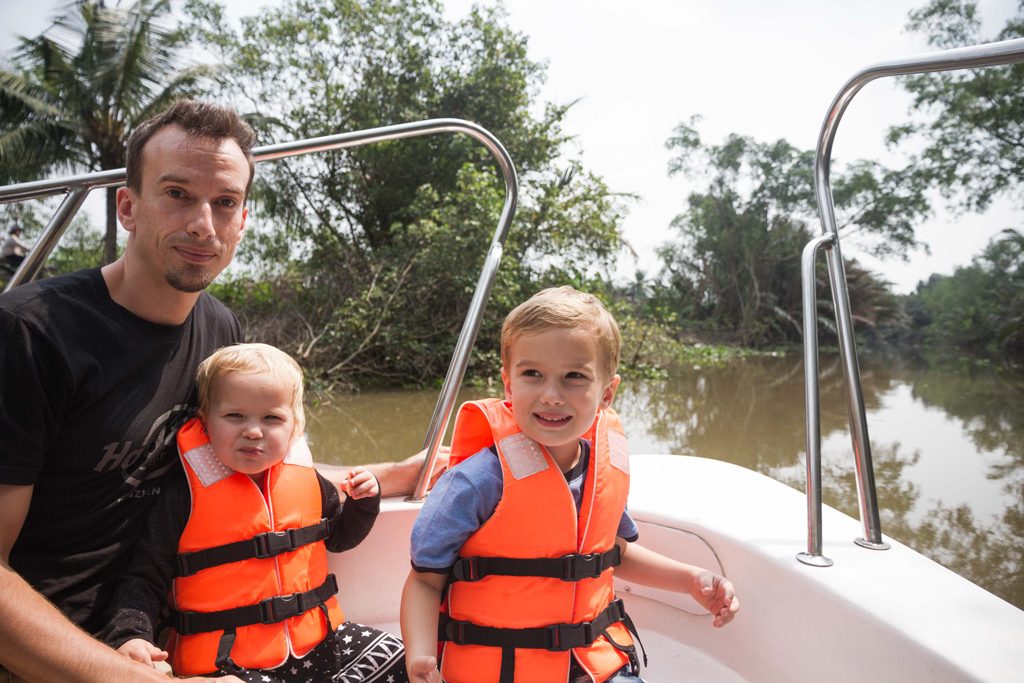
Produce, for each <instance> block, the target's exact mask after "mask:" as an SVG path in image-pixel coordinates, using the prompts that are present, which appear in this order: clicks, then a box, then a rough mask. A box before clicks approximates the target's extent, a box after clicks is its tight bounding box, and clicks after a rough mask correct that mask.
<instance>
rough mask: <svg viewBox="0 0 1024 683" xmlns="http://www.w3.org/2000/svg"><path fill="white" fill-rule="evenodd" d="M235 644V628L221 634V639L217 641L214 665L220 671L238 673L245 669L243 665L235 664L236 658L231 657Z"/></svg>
mask: <svg viewBox="0 0 1024 683" xmlns="http://www.w3.org/2000/svg"><path fill="white" fill-rule="evenodd" d="M234 646H235V629H233V628H231V629H228V630H226V631H224V633H222V634H221V636H220V641H218V643H217V658H216V659H215V660H214V662H213V665H214V666H216V667H217V670H218V671H223V672H224V673H229V674H234V675H236V676H237V675H238V674H241V673H243V672H244V671H245V669H243V668H242V667H240V666H238V665H237V664H235V660H233V659H231V648H232V647H234Z"/></svg>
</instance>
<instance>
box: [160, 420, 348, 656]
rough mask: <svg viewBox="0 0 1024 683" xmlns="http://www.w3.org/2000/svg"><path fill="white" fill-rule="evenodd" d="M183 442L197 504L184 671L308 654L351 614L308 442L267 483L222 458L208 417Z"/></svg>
mask: <svg viewBox="0 0 1024 683" xmlns="http://www.w3.org/2000/svg"><path fill="white" fill-rule="evenodd" d="M178 452H179V454H180V455H181V462H182V464H183V466H184V468H185V473H186V474H187V476H188V483H189V490H190V492H191V495H192V509H191V511H190V514H189V518H188V522H187V524H186V525H185V530H184V531H183V532H182V534H181V538H180V539H179V541H178V557H177V572H176V577H175V579H174V584H173V590H172V608H173V609H172V613H171V623H172V627H173V628H174V631H175V634H174V636H173V637H172V639H171V643H170V644H169V649H170V650H171V666H172V667H173V668H174V671H175V673H177V674H188V675H193V674H203V673H210V672H213V671H216V670H218V669H221V668H225V669H228V670H231V669H232V667H233V666H238V667H244V668H251V669H271V668H274V667H276V666H280V665H281V664H282V663H284V661H285V660H286V659H287V658H288V657H289V656H290V655H294V656H299V657H301V656H303V655H305V654H307V653H308V652H309V651H310V650H312V649H313V648H314V647H316V645H318V644H319V643H320V642H321V641H323V639H324V638H325V637H326V636H327V635H328V634H330V633H331V631H332V626H338V625H340V624H341V623H342V621H343V620H344V615H343V614H342V612H341V608H340V607H339V606H338V601H337V598H335V597H334V594H335V593H336V592H337V583H336V581H335V579H334V575H333V574H331V575H329V574H328V573H327V549H326V547H325V546H324V541H323V539H325V538H327V535H328V533H329V530H328V520H326V519H323V518H322V514H323V509H322V501H321V493H320V485H319V483H318V482H317V477H316V470H314V469H313V459H312V456H311V455H310V454H309V449H308V447H306V445H305V442H304V441H303V440H301V439H299V440H298V441H297V442H296V445H295V446H293V448H292V451H291V452H290V453H289V454H288V456H287V457H286V458H285V459H284V461H283V462H281V463H278V464H277V465H274V466H273V467H271V468H270V469H269V470H267V472H266V478H265V480H264V484H263V491H260V488H259V486H258V485H257V484H256V483H255V482H254V481H253V480H252V479H251V478H250V477H249V476H248V475H245V474H240V473H238V472H235V471H234V470H231V469H229V468H228V467H226V466H224V465H223V464H222V463H221V462H220V461H219V460H218V459H217V456H216V455H214V453H213V448H212V447H211V446H210V438H209V436H208V435H207V434H206V430H205V429H204V428H203V425H202V423H201V422H200V421H199V420H198V419H193V420H190V421H189V422H187V423H186V424H185V425H183V426H182V428H181V429H180V430H179V431H178Z"/></svg>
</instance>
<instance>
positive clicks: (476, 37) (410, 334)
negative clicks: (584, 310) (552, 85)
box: [191, 0, 622, 387]
mask: <svg viewBox="0 0 1024 683" xmlns="http://www.w3.org/2000/svg"><path fill="white" fill-rule="evenodd" d="M191 12H192V14H193V17H194V18H195V21H194V24H193V26H192V27H191V31H192V33H193V35H195V36H198V37H199V38H200V39H201V40H203V41H204V42H205V43H206V44H207V45H208V46H210V47H211V48H212V49H215V50H216V51H218V52H219V53H220V54H221V55H222V56H223V59H224V61H225V63H226V68H225V71H224V72H223V75H224V77H223V79H222V84H221V88H222V90H223V95H224V97H226V98H228V99H231V100H233V101H235V102H236V103H237V104H238V106H239V109H240V110H246V109H247V108H248V109H251V116H250V119H251V121H252V122H253V123H254V125H255V126H256V127H257V129H258V131H259V133H260V135H261V140H262V141H263V142H270V141H274V140H282V141H283V140H287V139H297V138H308V137H316V136H320V135H328V134H333V133H338V132H344V131H350V130H360V129H366V128H373V127H377V126H381V125H387V124H393V123H401V122H406V121H413V120H419V119H427V118H442V117H455V118H464V119H469V120H472V121H474V122H476V123H479V124H480V125H482V126H483V127H485V128H487V129H488V130H490V131H491V132H492V133H494V134H495V135H496V136H497V137H498V138H499V139H500V140H501V141H502V142H503V144H504V145H505V146H506V147H507V148H508V150H509V152H510V154H511V155H512V158H513V159H515V160H516V164H517V167H518V169H517V170H518V172H519V178H520V193H519V205H518V208H517V211H516V216H515V221H514V223H513V227H512V231H511V233H510V235H509V237H508V240H507V242H506V245H505V250H504V254H503V257H502V262H501V263H502V265H501V268H500V270H499V273H498V281H497V282H496V284H495V286H494V288H493V290H492V296H491V299H490V303H489V304H488V309H487V312H486V315H485V317H484V320H483V326H482V328H481V330H480V332H479V335H478V337H477V344H476V348H475V351H474V355H473V358H472V362H471V367H470V372H471V373H476V374H478V375H491V374H493V373H494V371H495V370H496V366H497V358H498V354H497V344H498V328H499V324H500V320H501V319H502V317H503V316H504V315H505V314H506V313H507V312H508V311H509V310H511V308H512V307H513V306H515V305H516V304H518V303H519V302H520V301H522V300H523V299H525V298H527V297H528V296H530V295H531V294H533V293H534V292H535V291H537V290H538V289H540V288H542V287H544V286H548V285H553V284H564V283H569V284H576V285H578V286H583V287H586V288H589V289H593V288H595V287H598V288H600V283H599V281H598V280H597V279H596V275H595V274H596V273H597V272H600V270H602V269H606V270H607V269H609V268H610V266H611V263H612V262H613V260H614V257H615V255H616V253H617V250H618V249H619V245H620V238H619V223H620V220H621V215H622V207H621V201H622V200H621V199H620V198H618V197H616V196H615V195H613V194H612V193H611V192H610V191H609V190H608V188H607V187H606V186H605V184H604V183H603V181H602V180H601V179H600V178H598V177H596V176H594V175H593V174H591V173H588V172H587V171H586V169H584V168H583V167H582V166H581V165H580V164H579V163H578V162H575V161H573V160H566V159H564V158H562V157H561V148H562V145H563V143H564V142H565V140H566V137H565V135H564V134H563V133H562V132H561V128H560V123H561V120H562V118H563V117H564V115H565V111H566V108H565V107H560V106H551V105H548V106H546V107H543V108H542V107H539V106H537V102H536V94H537V91H538V90H539V87H540V84H541V83H542V82H543V78H544V68H543V66H542V65H541V64H538V63H536V62H533V61H531V60H530V59H529V58H528V56H527V41H526V38H525V37H524V36H522V35H520V34H517V33H515V32H514V31H512V30H511V29H509V28H508V27H507V26H506V25H505V24H504V15H503V14H502V12H501V10H500V9H497V8H491V9H480V8H477V9H474V10H473V11H472V12H471V13H470V14H469V15H468V16H467V17H465V18H463V19H461V20H458V21H448V20H446V19H445V18H444V16H443V12H442V9H441V6H440V4H439V3H437V2H433V1H431V0H410V1H406V2H395V1H390V0H359V1H356V0H333V1H332V2H327V3H323V2H312V1H311V0H290V1H289V2H286V3H284V4H282V5H280V6H278V7H276V8H273V9H271V10H269V11H268V12H265V13H263V14H261V15H260V16H259V17H249V18H246V19H243V21H242V24H243V26H242V30H241V31H240V32H239V33H238V34H231V33H230V32H226V31H225V30H224V29H223V26H222V25H221V23H220V22H221V10H220V8H218V7H217V6H216V5H209V4H199V3H195V4H193V5H192V6H191ZM254 195H255V199H256V202H255V206H254V212H253V216H252V220H251V227H250V233H249V235H248V236H247V238H246V240H245V241H244V242H243V248H242V250H241V253H240V258H241V259H242V260H243V261H244V262H245V263H246V265H247V270H246V272H245V275H243V276H239V279H237V280H236V281H233V282H230V283H226V284H224V285H222V286H221V288H220V289H219V290H218V291H219V293H220V294H221V295H223V296H226V297H227V298H228V300H229V302H230V305H232V307H233V308H235V310H236V311H238V312H239V313H240V314H241V315H242V317H243V318H244V322H245V323H246V325H247V328H248V330H249V337H250V338H254V339H262V340H265V341H268V342H269V343H275V344H278V345H280V346H283V347H284V348H286V349H288V350H289V351H291V352H293V353H294V354H295V355H296V356H297V357H299V358H300V359H302V361H303V363H304V365H305V366H306V367H307V368H311V369H312V370H311V375H313V376H314V377H315V378H317V380H318V381H319V382H321V384H322V385H323V386H327V387H329V386H332V385H337V386H345V385H353V384H359V385H367V384H431V383H433V382H435V381H436V380H437V378H438V377H441V376H443V375H444V373H445V371H446V369H447V366H448V363H449V361H450V356H449V354H450V353H451V349H452V348H454V346H455V340H456V339H457V337H458V334H459V332H460V329H461V324H462V319H463V317H464V315H465V311H466V310H467V308H468V305H469V301H470V298H471V296H472V292H473V289H474V287H475V285H476V281H477V277H478V274H479V272H480V269H481V266H482V264H483V259H484V256H485V254H486V252H487V250H488V246H489V244H490V241H491V237H492V235H493V233H494V231H495V228H496V226H497V223H498V218H499V215H500V212H501V208H502V205H503V202H504V198H505V197H504V190H503V186H502V183H501V181H500V177H499V175H498V173H497V169H496V168H494V164H493V162H492V161H491V158H490V156H489V154H487V152H486V151H485V150H484V149H483V148H482V147H481V146H480V145H479V143H477V142H475V141H473V140H471V139H469V138H467V137H465V136H459V135H436V136H430V137H427V138H412V139H406V140H397V141H392V142H388V143H383V144H377V145H373V146H369V147H359V148H354V149H350V150H343V151H339V152H333V153H327V154H320V155H316V156H308V157H302V158H297V159H290V160H286V161H281V162H278V163H275V164H266V165H261V166H260V168H259V171H258V173H257V181H256V185H255V191H254ZM250 278H252V279H250ZM256 279H264V280H266V281H267V284H264V285H261V286H257V285H255V284H254V281H255V280H256ZM262 288H269V289H262ZM253 290H258V291H259V292H261V295H260V296H258V297H257V298H256V300H255V301H254V302H253V303H248V302H247V299H246V297H248V296H249V295H251V294H252V293H253ZM236 294H237V295H238V296H236ZM242 294H245V295H246V297H242V296H241V295H242Z"/></svg>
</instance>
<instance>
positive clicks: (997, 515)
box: [309, 354, 1024, 608]
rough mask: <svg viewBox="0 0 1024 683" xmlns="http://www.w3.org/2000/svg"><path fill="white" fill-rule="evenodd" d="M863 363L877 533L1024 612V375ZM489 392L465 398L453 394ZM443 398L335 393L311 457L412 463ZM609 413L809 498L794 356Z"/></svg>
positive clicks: (835, 422) (827, 419)
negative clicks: (879, 528) (877, 508)
mask: <svg viewBox="0 0 1024 683" xmlns="http://www.w3.org/2000/svg"><path fill="white" fill-rule="evenodd" d="M861 365H862V369H863V374H864V378H863V391H864V397H865V403H866V405H867V408H868V428H869V433H870V436H871V443H872V451H873V455H874V470H875V478H876V485H877V489H878V500H879V504H880V506H881V516H882V530H883V532H884V533H885V534H886V535H888V536H891V537H892V538H895V539H897V540H899V541H901V542H903V543H905V544H907V545H909V546H910V547H912V548H914V549H915V550H917V551H918V552H920V553H922V554H924V555H927V556H929V557H931V558H932V559H934V560H936V561H937V562H939V563H941V564H943V565H945V566H947V567H949V568H950V569H952V570H953V571H956V572H957V573H959V574H961V575H963V576H966V577H967V578H969V579H971V580H972V581H974V582H975V583H977V584H979V585H981V586H982V587H984V588H986V589H987V590H989V591H991V592H993V593H995V594H997V595H999V596H1001V597H1003V598H1004V599H1006V600H1008V601H1009V602H1011V603H1013V604H1015V605H1017V606H1018V607H1021V608H1024V376H1022V375H1020V374H1016V373H1011V372H1008V371H1006V370H1005V369H999V368H977V367H972V368H943V369H935V368H931V369H928V368H921V367H915V366H912V365H909V364H905V363H902V362H899V361H893V360H891V359H889V360H881V359H878V360H872V359H862V361H861ZM822 374H823V380H822V386H821V402H822V417H821V422H822V459H823V464H824V474H823V488H824V498H825V502H826V503H827V504H829V505H832V506H833V507H836V508H839V509H840V510H843V511H844V512H846V513H847V514H849V515H851V516H853V517H855V518H856V517H857V516H858V506H857V493H856V485H855V483H854V479H853V456H852V452H851V450H850V439H849V434H848V431H847V429H848V427H847V408H846V398H845V396H846V394H845V388H844V385H843V381H842V377H841V375H840V368H839V365H838V362H837V359H834V358H833V359H828V358H826V359H823V361H822ZM495 390H496V389H495ZM487 395H494V393H493V392H489V391H488V390H487V389H486V388H480V389H468V390H465V391H463V392H462V394H461V395H460V397H459V398H460V401H461V400H468V399H472V398H478V397H481V396H487ZM436 399H437V392H436V391H403V392H380V393H371V392H364V393H362V394H358V395H355V396H339V397H336V398H334V399H333V400H332V401H331V402H330V404H329V405H324V406H321V407H318V408H315V409H313V410H311V411H310V418H309V434H310V438H311V441H312V442H313V452H314V454H315V456H316V458H317V459H318V460H321V461H324V462H334V463H346V464H356V463H366V462H375V461H381V460H390V459H395V458H399V457H404V456H406V455H409V454H411V453H413V452H415V451H417V450H418V449H419V448H421V446H422V441H423V437H424V434H425V432H426V426H427V423H428V422H429V420H430V416H431V414H432V412H433V408H434V402H435V401H436ZM615 406H616V408H617V409H618V410H619V412H620V414H621V416H622V419H623V422H624V424H625V425H626V428H627V432H628V436H629V443H630V447H631V450H632V452H634V453H680V454H684V455H699V456H703V457H707V458H715V459H718V460H724V461H727V462H731V463H735V464H738V465H742V466H743V467H747V468H749V469H752V470H756V471H758V472H761V473H764V474H766V475H768V476H771V477H772V478H774V479H777V480H779V481H781V482H784V483H786V484H789V485H790V486H793V487H794V488H797V489H800V490H801V491H802V490H803V488H804V399H803V364H802V361H801V359H800V357H799V355H798V354H793V355H790V356H785V357H756V358H745V359H740V360H737V361H734V362H731V363H730V364H728V365H727V366H725V367H687V368H679V369H677V370H675V371H673V372H672V373H671V376H670V378H669V379H666V380H658V381H652V380H628V381H624V382H623V384H622V387H621V389H620V390H619V394H618V396H617V397H616V400H615ZM738 504H739V502H738Z"/></svg>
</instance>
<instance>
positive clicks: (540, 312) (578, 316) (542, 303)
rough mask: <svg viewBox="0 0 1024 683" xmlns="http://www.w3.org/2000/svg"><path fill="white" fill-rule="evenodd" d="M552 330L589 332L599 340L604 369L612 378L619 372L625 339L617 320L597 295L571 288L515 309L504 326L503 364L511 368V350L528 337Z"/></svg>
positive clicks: (540, 296) (550, 290)
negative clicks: (524, 336) (528, 335)
mask: <svg viewBox="0 0 1024 683" xmlns="http://www.w3.org/2000/svg"><path fill="white" fill-rule="evenodd" d="M551 329H564V330H585V331H587V332H590V333H592V334H593V335H594V338H595V339H596V340H597V351H598V354H599V356H600V360H601V363H602V365H603V370H605V371H606V372H607V373H608V378H609V379H610V378H611V377H613V376H614V375H615V372H616V370H618V369H619V352H620V350H621V348H622V336H621V335H620V334H619V326H618V325H617V324H616V323H615V318H613V317H612V314H611V313H609V312H608V309H606V308H605V307H604V304H602V303H601V300H600V299H598V298H597V297H596V296H594V295H593V294H587V293H586V292H581V291H579V290H576V289H573V288H572V287H569V286H568V285H566V286H563V287H549V288H548V289H542V290H541V291H539V292H537V293H536V294H534V295H533V296H531V297H530V298H529V299H527V300H526V301H524V302H523V303H521V304H519V305H518V306H516V307H515V308H514V309H512V312H511V313H509V314H508V317H506V318H505V322H504V323H502V325H501V362H502V365H504V366H505V367H506V368H508V366H509V349H510V348H511V346H512V343H513V342H514V341H515V340H516V339H518V338H519V337H521V336H522V335H524V334H536V333H539V332H546V331H548V330H551Z"/></svg>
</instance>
